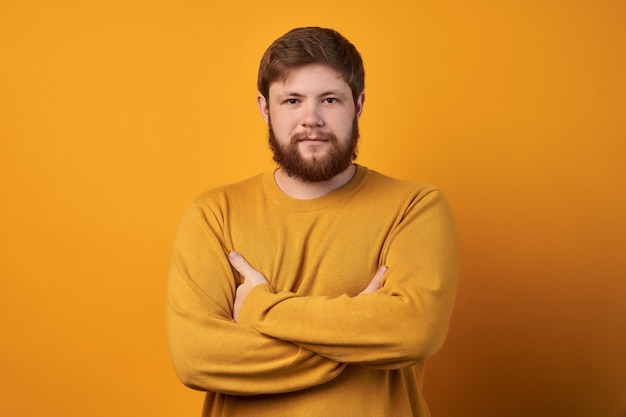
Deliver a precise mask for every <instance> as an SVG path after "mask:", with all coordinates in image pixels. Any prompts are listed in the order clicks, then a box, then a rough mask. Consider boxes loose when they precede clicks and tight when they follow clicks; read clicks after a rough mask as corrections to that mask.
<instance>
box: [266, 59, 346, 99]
mask: <svg viewBox="0 0 626 417" xmlns="http://www.w3.org/2000/svg"><path fill="white" fill-rule="evenodd" d="M331 90H332V91H337V92H341V93H344V94H348V95H349V94H351V89H350V86H349V85H348V83H346V81H345V80H344V79H343V77H342V76H341V74H340V73H339V72H338V71H337V70H335V69H334V68H331V67H329V66H328V65H324V64H310V65H304V66H302V67H295V68H290V69H288V70H287V71H285V73H284V76H283V77H281V78H279V79H277V80H276V81H274V82H273V83H271V84H270V89H269V92H270V96H273V95H274V94H290V93H294V94H301V95H316V94H324V93H325V92H326V91H331Z"/></svg>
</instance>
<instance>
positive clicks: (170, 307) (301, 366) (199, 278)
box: [166, 205, 345, 395]
mask: <svg viewBox="0 0 626 417" xmlns="http://www.w3.org/2000/svg"><path fill="white" fill-rule="evenodd" d="M210 217H211V213H207V212H206V211H205V210H203V209H201V208H199V207H198V206H197V205H193V206H192V207H191V208H190V209H189V210H188V211H187V213H186V215H185V216H184V217H183V220H182V222H181V225H180V228H179V232H178V236H177V238H176V242H175V246H174V253H173V259H172V262H171V268H170V274H169V280H168V288H167V310H166V311H167V314H166V324H167V333H168V343H169V348H170V354H171V357H172V361H173V365H174V369H175V371H176V373H177V375H178V377H179V378H180V379H181V381H182V382H183V383H184V384H185V385H187V386H189V387H191V388H194V389H198V390H202V391H214V392H220V393H224V394H233V395H256V394H272V393H283V392H290V391H296V390H300V389H304V388H308V387H311V386H315V385H318V384H322V383H324V382H327V381H329V380H331V379H333V378H335V377H336V376H337V375H339V374H340V373H341V371H342V370H343V368H344V367H345V365H344V364H340V363H337V362H335V361H333V360H330V359H327V358H324V357H322V356H320V355H319V354H316V353H314V352H312V351H310V350H309V349H307V348H305V347H303V346H299V345H296V344H293V343H290V342H286V341H280V340H277V339H274V338H271V337H268V336H266V335H263V334H260V333H259V332H258V331H256V330H254V329H252V328H250V327H245V326H239V325H237V324H236V323H235V322H234V321H233V319H232V317H231V316H232V304H233V299H234V294H235V288H236V278H235V276H234V273H233V271H232V269H231V267H230V264H229V263H228V260H227V256H226V253H227V252H228V251H227V250H226V248H225V247H224V242H223V237H222V236H221V235H220V231H218V230H216V229H218V228H219V227H217V226H216V225H215V223H216V222H215V221H213V219H211V218H210ZM265 290H267V291H272V290H271V288H270V287H269V286H265Z"/></svg>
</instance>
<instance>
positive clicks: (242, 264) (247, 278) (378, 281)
mask: <svg viewBox="0 0 626 417" xmlns="http://www.w3.org/2000/svg"><path fill="white" fill-rule="evenodd" d="M228 261H229V262H230V264H231V265H232V267H233V268H235V270H236V271H237V272H239V274H240V275H241V276H242V277H243V279H244V282H243V284H241V285H239V286H238V287H237V292H236V293H235V301H234V305H233V320H235V322H237V321H239V320H238V319H239V311H240V310H241V306H242V305H243V302H244V301H245V300H246V298H247V297H248V294H250V291H251V290H252V289H253V288H254V287H256V286H257V285H264V284H269V282H268V281H267V279H266V278H265V277H264V276H263V274H261V273H260V272H259V271H257V270H256V269H254V268H252V266H250V264H249V263H248V261H246V260H245V259H244V257H243V256H242V255H241V254H240V253H239V252H236V251H232V252H230V253H229V254H228ZM385 272H387V267H386V266H381V267H380V268H379V269H378V271H377V272H376V274H375V275H374V278H372V280H371V281H370V283H369V284H368V286H367V287H366V288H365V289H364V290H363V291H361V292H360V294H369V293H373V292H374V291H376V290H378V289H379V288H380V287H381V285H382V282H383V277H384V276H385Z"/></svg>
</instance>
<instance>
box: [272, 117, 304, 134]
mask: <svg viewBox="0 0 626 417" xmlns="http://www.w3.org/2000/svg"><path fill="white" fill-rule="evenodd" d="M270 121H271V123H272V128H273V129H274V131H275V132H276V133H278V132H281V133H291V132H292V131H293V130H294V129H295V128H296V127H297V126H298V121H297V119H296V118H295V117H294V115H293V114H288V113H285V112H270Z"/></svg>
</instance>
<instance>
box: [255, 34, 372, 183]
mask: <svg viewBox="0 0 626 417" xmlns="http://www.w3.org/2000/svg"><path fill="white" fill-rule="evenodd" d="M258 88H259V93H260V95H259V108H260V109H261V113H262V114H263V117H264V118H265V120H266V121H267V123H268V125H269V141H270V148H271V150H272V152H273V154H274V160H275V161H276V162H277V163H278V164H279V166H280V168H281V169H282V170H283V171H284V172H285V173H287V174H288V175H289V176H291V177H294V178H297V179H299V180H301V181H304V182H319V181H326V180H329V179H330V178H332V177H333V176H335V175H337V174H338V173H340V172H342V171H343V170H345V169H346V168H348V167H349V165H350V164H351V163H352V161H354V159H355V158H356V154H357V152H356V150H357V142H358V137H359V131H358V117H359V116H360V114H361V110H362V106H363V101H364V94H363V89H364V69H363V62H362V60H361V57H360V55H359V53H358V51H357V50H356V48H355V47H354V46H353V45H352V44H351V43H350V42H349V41H348V40H347V39H345V38H344V37H343V36H342V35H340V34H339V33H338V32H336V31H334V30H332V29H322V28H317V27H309V28H299V29H293V30H291V31H290V32H288V33H286V34H285V35H283V36H282V37H280V38H279V39H277V40H276V41H275V42H274V43H273V44H272V45H271V46H270V47H269V48H268V50H267V51H266V52H265V54H264V55H263V58H262V59H261V65H260V68H259V78H258ZM327 91H332V92H333V94H332V97H331V96H328V97H327V96H326V95H327V94H326V92H327ZM321 94H326V95H324V96H322V95H321ZM290 97H295V99H292V98H290ZM285 98H286V99H288V100H292V101H293V102H294V104H295V105H291V104H289V105H285V103H284V102H285ZM307 138H308V139H314V140H307ZM316 140H317V141H316ZM320 140H321V141H323V142H321V141H320ZM321 144H323V146H321ZM317 145H320V146H317Z"/></svg>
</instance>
